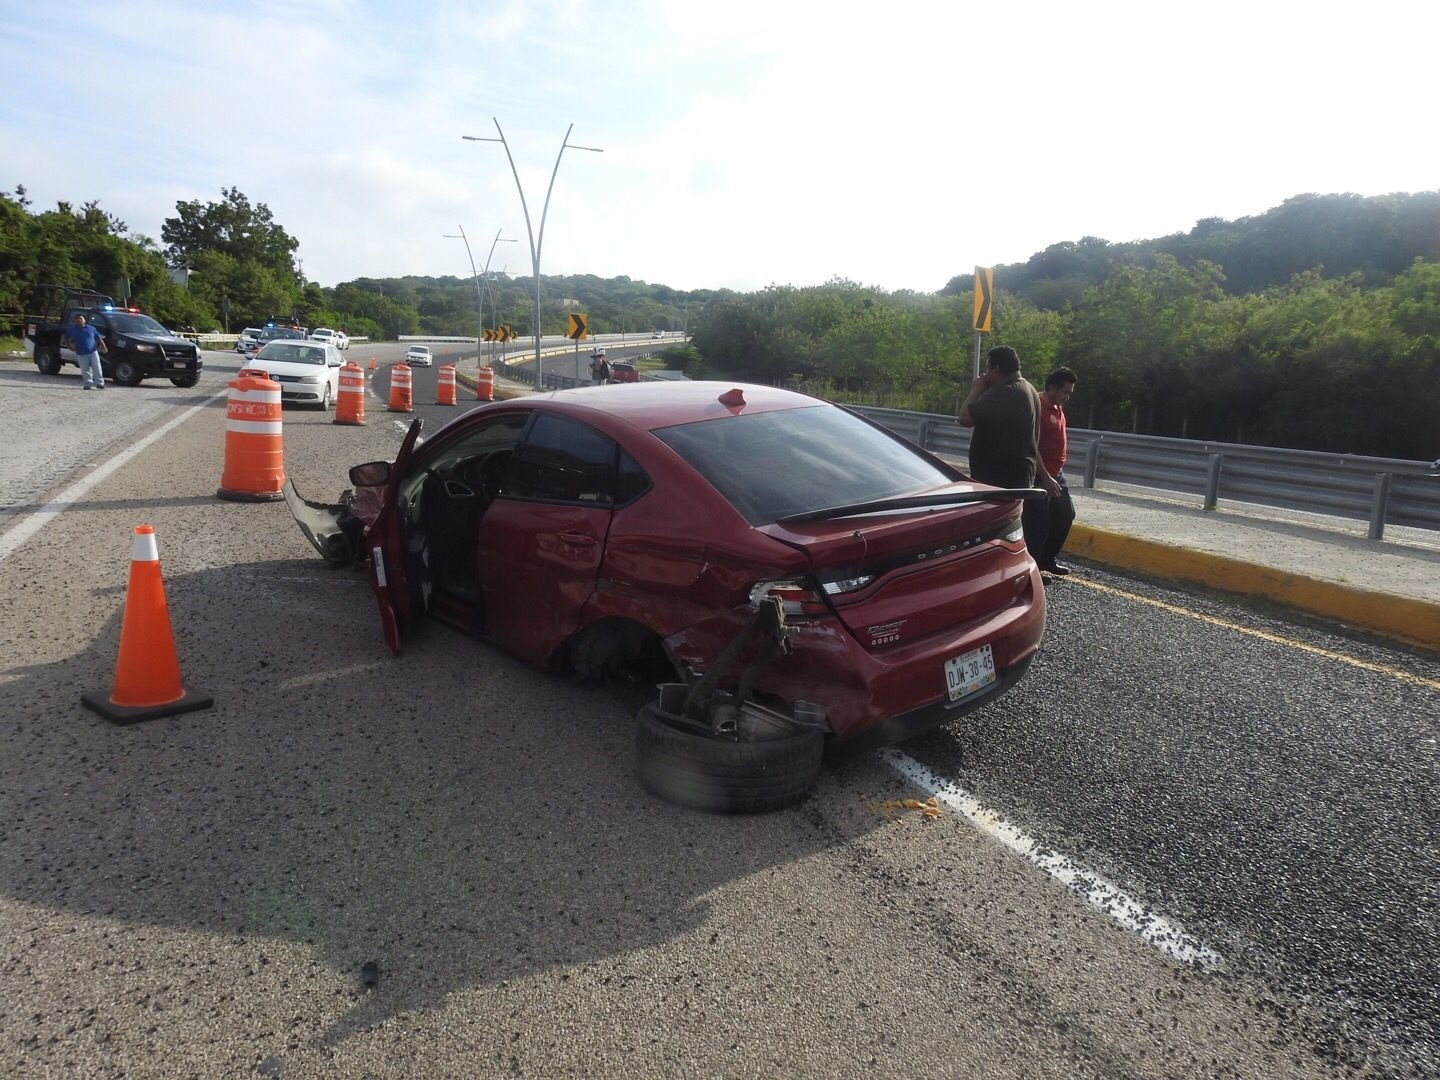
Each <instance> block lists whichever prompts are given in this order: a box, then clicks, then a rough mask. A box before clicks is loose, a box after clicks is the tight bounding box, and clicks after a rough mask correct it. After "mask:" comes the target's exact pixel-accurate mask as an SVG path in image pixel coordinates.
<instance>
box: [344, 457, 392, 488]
mask: <svg viewBox="0 0 1440 1080" xmlns="http://www.w3.org/2000/svg"><path fill="white" fill-rule="evenodd" d="M350 482H351V483H352V484H354V485H355V486H356V487H380V486H381V485H382V484H388V483H389V482H390V462H388V461H367V462H366V463H365V464H364V465H355V466H353V467H352V468H351V469H350Z"/></svg>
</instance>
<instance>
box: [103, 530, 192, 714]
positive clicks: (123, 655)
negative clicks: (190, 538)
mask: <svg viewBox="0 0 1440 1080" xmlns="http://www.w3.org/2000/svg"><path fill="white" fill-rule="evenodd" d="M133 537H134V539H133V541H132V543H131V547H130V584H129V586H128V587H127V588H126V590H125V617H124V620H123V621H122V622H121V624H120V654H119V656H118V657H117V659H116V661H115V682H114V685H113V687H112V689H111V691H110V693H109V694H105V693H103V692H100V691H94V692H90V693H84V694H81V695H80V701H81V704H83V705H84V706H85V707H86V708H87V709H93V710H94V711H95V712H98V713H99V714H100V715H101V716H103V717H105V718H106V719H108V720H111V721H114V722H115V723H117V724H134V723H137V722H139V721H141V720H151V719H154V718H155V717H157V716H170V715H172V714H174V713H183V712H193V711H194V710H196V709H208V708H209V707H210V706H211V705H214V704H215V699H214V698H212V697H211V696H210V695H209V694H201V693H197V692H196V691H194V690H187V689H186V688H185V686H184V684H183V683H181V681H180V661H179V660H178V659H177V658H176V655H175V636H174V634H173V633H172V632H171V629H170V609H169V607H167V606H166V604H165V583H164V581H162V580H161V578H160V548H159V546H158V545H157V544H156V543H155V529H154V527H153V526H151V525H137V526H135V532H134V533H133Z"/></svg>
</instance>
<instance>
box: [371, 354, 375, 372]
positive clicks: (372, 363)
mask: <svg viewBox="0 0 1440 1080" xmlns="http://www.w3.org/2000/svg"><path fill="white" fill-rule="evenodd" d="M370 370H371V371H374V370H375V357H373V356H372V357H370Z"/></svg>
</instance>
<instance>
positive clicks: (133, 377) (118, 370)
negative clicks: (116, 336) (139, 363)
mask: <svg viewBox="0 0 1440 1080" xmlns="http://www.w3.org/2000/svg"><path fill="white" fill-rule="evenodd" d="M144 377H145V376H144V375H142V374H140V369H139V368H138V367H136V366H135V363H134V361H131V360H121V361H119V362H117V363H116V365H115V381H116V382H118V383H119V384H120V385H121V386H139V385H140V380H141V379H143V378H144Z"/></svg>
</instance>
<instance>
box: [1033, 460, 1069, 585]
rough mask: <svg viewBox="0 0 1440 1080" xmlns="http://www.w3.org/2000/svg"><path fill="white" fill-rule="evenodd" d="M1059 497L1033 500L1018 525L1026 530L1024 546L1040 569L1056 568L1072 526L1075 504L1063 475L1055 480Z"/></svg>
mask: <svg viewBox="0 0 1440 1080" xmlns="http://www.w3.org/2000/svg"><path fill="white" fill-rule="evenodd" d="M1055 482H1056V483H1058V484H1059V485H1060V494H1059V495H1054V496H1051V497H1050V498H1048V499H1034V500H1032V501H1031V502H1027V503H1026V504H1025V510H1024V512H1023V514H1022V516H1021V524H1022V525H1023V526H1024V528H1025V546H1026V547H1027V548H1028V549H1029V550H1030V557H1031V558H1032V559H1034V560H1035V562H1036V563H1037V564H1038V565H1039V567H1040V569H1042V570H1043V569H1045V568H1046V567H1049V566H1054V565H1055V559H1056V557H1057V556H1059V554H1060V549H1061V548H1063V547H1064V546H1065V539H1066V537H1068V536H1069V535H1070V526H1071V525H1072V524H1074V522H1075V503H1074V502H1072V501H1071V499H1070V486H1069V485H1068V484H1066V483H1065V475H1064V474H1063V473H1061V474H1060V475H1059V476H1057V477H1055Z"/></svg>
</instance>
